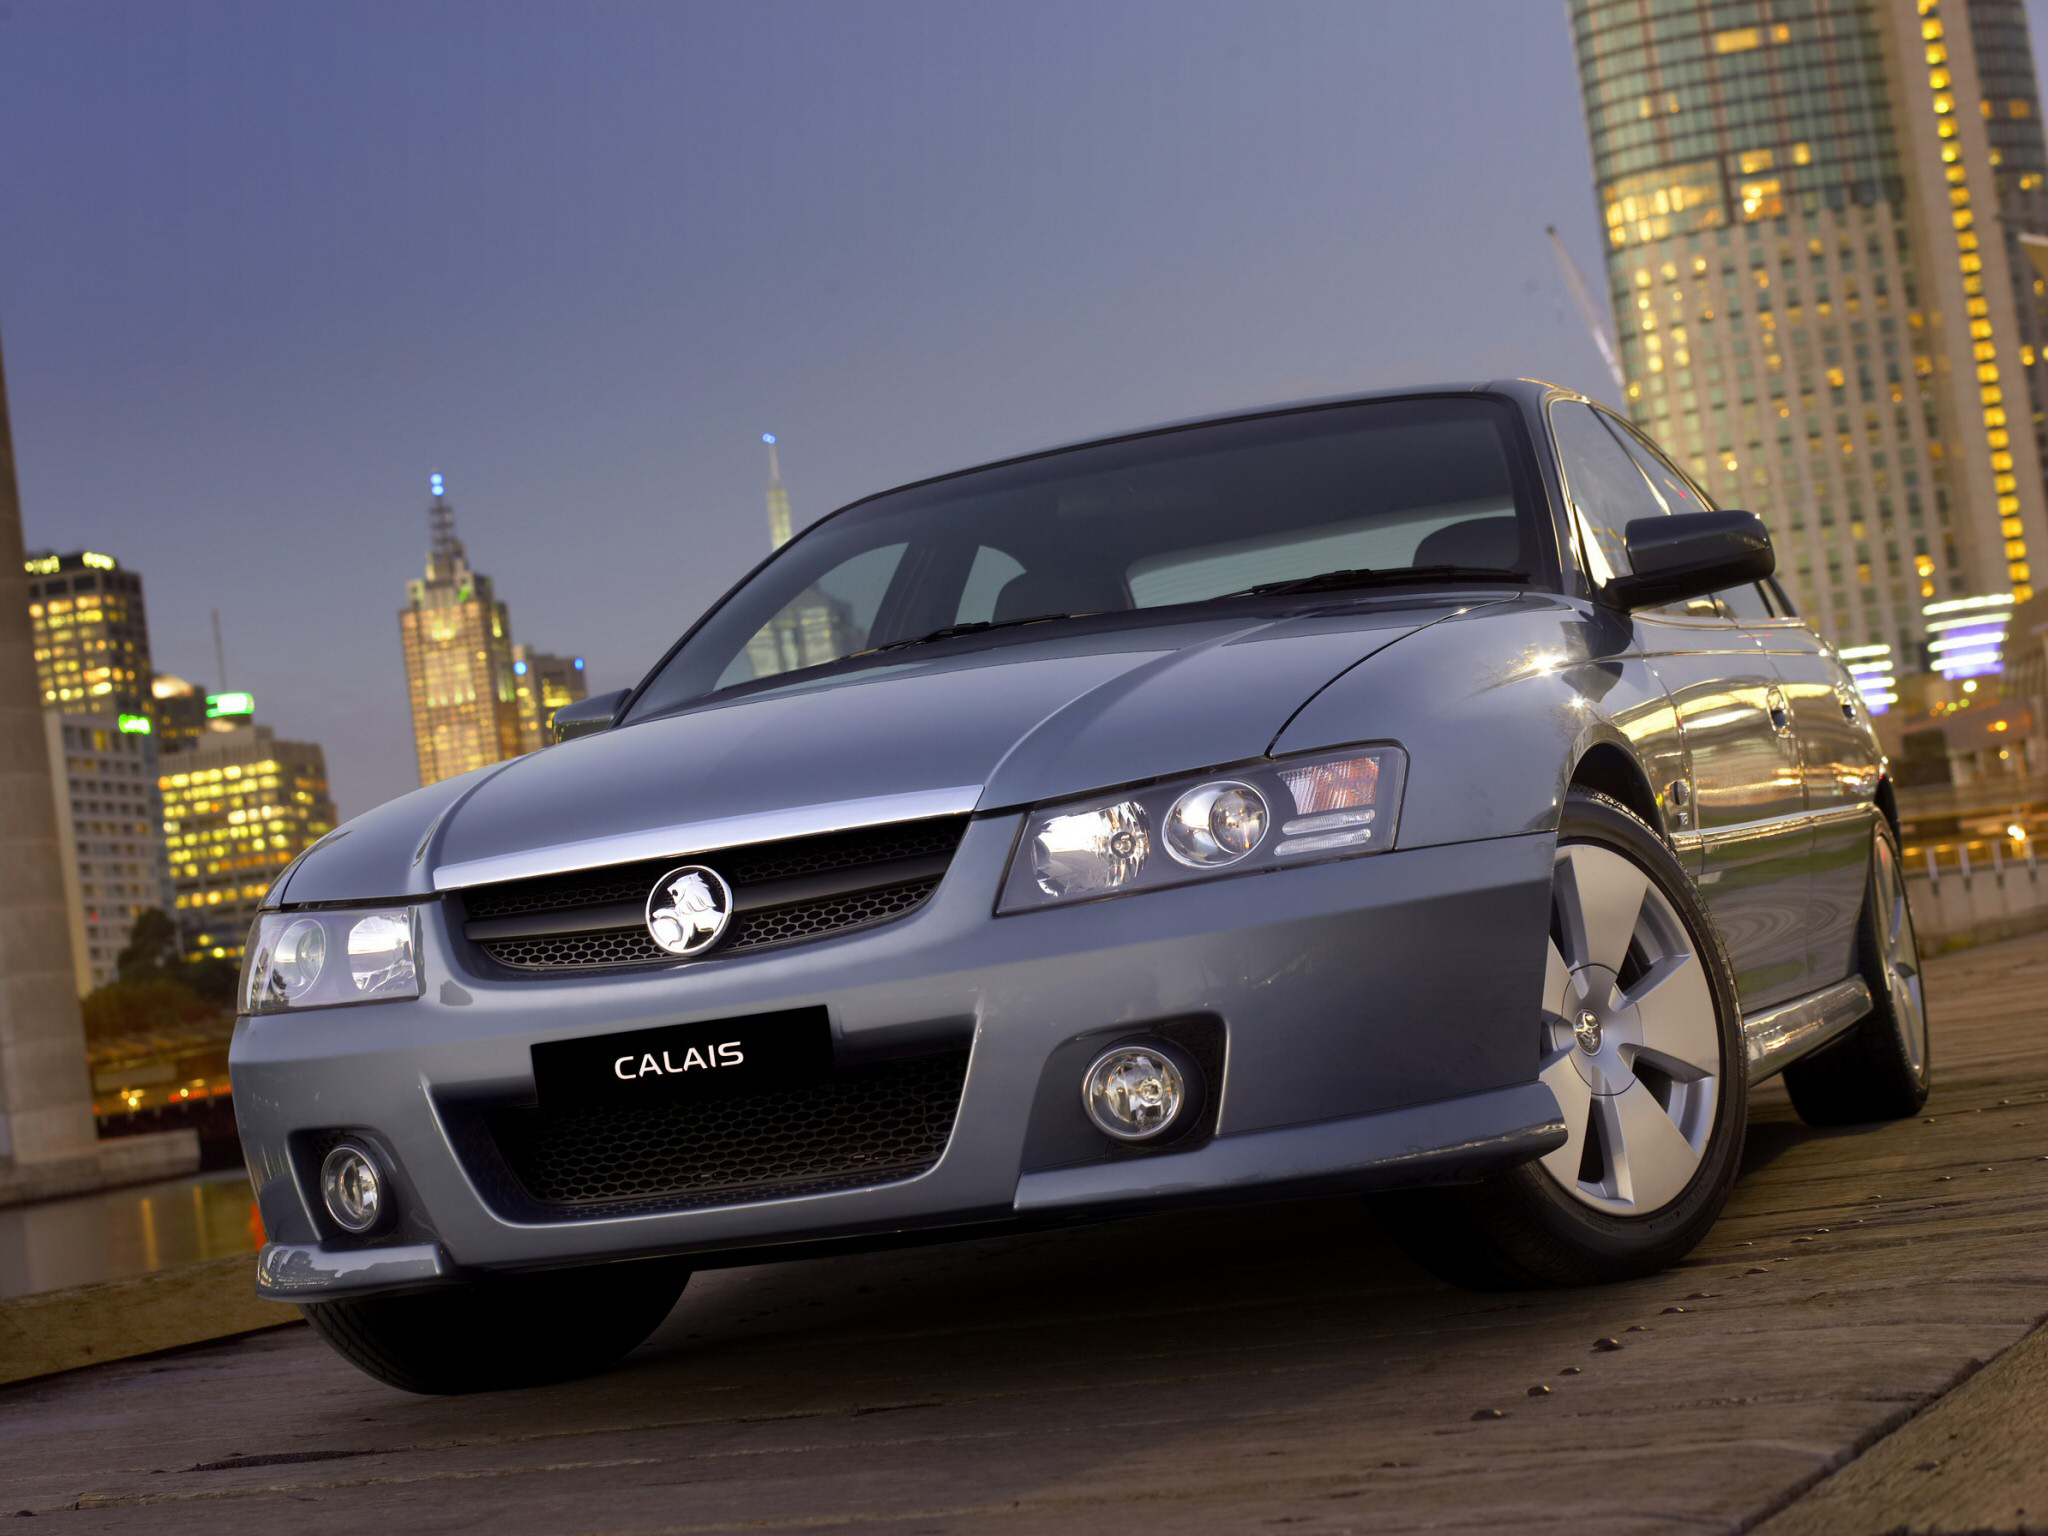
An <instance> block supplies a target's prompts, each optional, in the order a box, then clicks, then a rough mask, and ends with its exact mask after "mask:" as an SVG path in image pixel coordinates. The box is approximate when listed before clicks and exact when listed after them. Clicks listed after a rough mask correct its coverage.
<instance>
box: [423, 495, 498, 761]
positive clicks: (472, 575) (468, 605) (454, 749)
mask: <svg viewBox="0 0 2048 1536" xmlns="http://www.w3.org/2000/svg"><path fill="white" fill-rule="evenodd" d="M429 488H430V489H431V491H432V493H433V498H434V500H433V504H432V506H431V507H430V508H429V510H428V514H427V516H428V522H429V528H430V531H431V535H432V542H431V545H430V546H429V549H428V552H427V573H426V576H425V578H424V579H422V580H419V581H415V582H412V583H411V584H410V585H409V586H408V588H407V592H406V606H405V607H404V608H403V609H402V610H400V612H399V615H398V628H399V635H400V637H401V639H402V640H403V641H404V644H405V681H406V687H407V690H408V691H409V692H410V694H411V696H412V736H413V744H414V746H415V748H416V749H417V751H418V754H419V766H420V783H422V784H434V783H438V782H439V781H440V780H442V779H447V778H453V777H454V776H455V775H456V774H458V773H467V772H469V770H470V769H472V768H482V767H484V766H485V765H487V764H490V763H495V762H500V761H502V760H504V759H505V758H508V757H517V756H518V755H519V753H520V751H521V750H522V743H521V731H520V717H519V697H518V691H517V688H516V686H515V674H514V673H513V670H512V628H511V624H510V622H509V621H508V620H507V618H506V616H505V605H504V604H503V603H501V602H499V601H498V600H497V599H496V597H494V596H493V595H492V592H491V579H490V577H488V576H480V575H478V574H477V573H476V572H474V571H472V570H471V569H470V568H469V560H468V558H467V556H465V555H464V554H463V550H462V541H461V540H460V539H458V538H456V537H455V509H454V508H453V507H452V506H450V505H449V503H448V495H447V485H446V482H445V481H444V480H443V479H442V477H441V476H440V475H438V474H437V475H434V476H433V477H432V479H431V480H430V481H429Z"/></svg>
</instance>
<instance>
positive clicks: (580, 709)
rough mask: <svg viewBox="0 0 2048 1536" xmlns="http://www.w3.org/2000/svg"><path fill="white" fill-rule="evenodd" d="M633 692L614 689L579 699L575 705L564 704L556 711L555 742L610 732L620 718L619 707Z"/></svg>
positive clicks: (625, 689)
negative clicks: (613, 723)
mask: <svg viewBox="0 0 2048 1536" xmlns="http://www.w3.org/2000/svg"><path fill="white" fill-rule="evenodd" d="M631 691H632V690H631V689H628V688H614V689H613V690H612V691H611V692H610V693H600V694H595V695H593V696H592V697H590V698H587V699H578V700H577V701H576V702H575V703H574V704H564V705H563V706H562V707H561V708H560V709H558V710H556V711H555V740H557V741H574V740H575V739H576V738H577V737H578V736H595V735H596V734H597V733H598V732H599V731H608V730H610V729H611V728H612V722H613V721H614V720H616V719H617V718H618V716H619V706H620V705H621V704H623V703H625V702H626V695H627V694H628V693H630V692H631Z"/></svg>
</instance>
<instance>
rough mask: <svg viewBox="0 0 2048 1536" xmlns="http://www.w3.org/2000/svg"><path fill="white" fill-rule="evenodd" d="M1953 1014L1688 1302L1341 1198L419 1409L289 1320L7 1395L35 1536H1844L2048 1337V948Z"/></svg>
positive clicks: (1666, 1287)
mask: <svg viewBox="0 0 2048 1536" xmlns="http://www.w3.org/2000/svg"><path fill="white" fill-rule="evenodd" d="M1930 992H1931V997H1932V1002H1933V1009H1934V1019H1935V1025H1936V1030H1937V1033H1936V1037H1935V1041H1936V1043H1935V1051H1936V1070H1937V1077H1938V1086H1937V1089H1936V1094H1935V1098H1934V1100H1933V1102H1932V1104H1931V1105H1930V1107H1929V1113H1928V1115H1927V1117H1926V1118H1924V1119H1920V1120H1915V1121H1912V1122H1909V1123H1903V1124H1898V1125H1889V1126H1882V1127H1874V1128H1869V1129H1861V1130H1851V1131H1835V1132H1825V1133H1823V1132H1815V1131H1810V1130H1807V1129H1805V1128H1804V1127H1802V1126H1800V1125H1799V1124H1798V1122H1797V1121H1796V1120H1795V1119H1794V1118H1793V1116H1792V1114H1791V1111H1790V1108H1789V1106H1788V1105H1787V1103H1786V1101H1785V1099H1784V1096H1783V1094H1782V1092H1781V1091H1779V1090H1777V1089H1775V1088H1772V1089H1769V1090H1766V1091H1765V1092H1763V1093H1762V1094H1761V1095H1760V1096H1759V1100H1758V1103H1757V1106H1756V1113H1755V1117H1754V1124H1753V1127H1752V1130H1751V1136H1750V1155H1749V1159H1748V1171H1747V1173H1746V1175H1745V1177H1744V1180H1743V1183H1742V1185H1741V1187H1740V1188H1739V1189H1738V1191H1737V1193H1736V1196H1735V1198H1734V1200H1733V1202H1732V1203H1731V1205H1730V1207H1729V1210H1728V1213H1727V1215H1726V1216H1725V1217H1724V1218H1723V1220H1722V1222H1721V1224H1720V1226H1719V1227H1718V1228H1717V1229H1716V1230H1715V1232H1714V1233H1713V1235H1712V1236H1711V1237H1710V1238H1709V1240H1708V1242H1707V1244H1706V1245H1705V1246H1704V1247H1703V1248H1702V1249H1701V1251H1700V1252H1699V1253H1698V1254H1696V1255H1695V1256H1694V1258H1693V1260H1692V1261H1691V1262H1690V1263H1689V1264H1688V1265H1686V1266H1685V1267H1684V1268H1682V1269H1679V1270H1677V1271H1674V1272H1672V1273H1670V1274H1667V1275H1664V1276H1660V1277H1658V1278H1656V1279H1653V1280H1648V1281H1643V1282H1638V1283H1633V1284H1629V1285H1624V1286H1616V1287H1610V1288H1607V1289H1602V1290H1597V1291H1582V1292H1576V1293H1564V1294H1556V1293H1545V1294H1525V1295H1514V1296H1502V1297H1483V1296H1473V1295H1467V1294H1463V1293H1460V1292H1457V1291H1453V1290H1449V1289H1447V1288H1445V1287H1442V1286H1440V1285H1437V1284H1435V1283H1434V1282H1432V1281H1430V1280H1428V1279H1427V1278H1426V1277H1424V1276H1423V1275H1421V1274H1420V1273H1419V1272H1418V1271H1416V1270H1415V1269H1414V1268H1413V1267H1412V1266H1411V1265H1409V1264H1408V1263H1407V1262H1406V1261H1405V1260H1404V1259H1403V1258H1401V1257H1400V1255H1399V1254H1398V1253H1397V1252H1396V1251H1395V1250H1394V1249H1393V1248H1392V1247H1391V1246H1390V1245H1389V1244H1388V1243H1387V1242H1386V1241H1385V1240H1384V1238H1382V1237H1381V1236H1380V1235H1379V1234H1378V1233H1377V1232H1376V1230H1375V1229H1374V1228H1373V1226H1372V1224H1371V1221H1370V1219H1369V1218H1368V1217H1367V1216H1366V1215H1365V1214H1364V1213H1363V1212H1362V1211H1361V1209H1360V1207H1359V1206H1358V1205H1357V1204H1355V1203H1353V1202H1348V1201H1323V1202H1315V1203H1303V1204H1296V1205H1290V1206H1284V1207H1269V1208H1264V1209H1258V1210H1250V1211H1238V1212H1231V1213H1226V1214H1221V1215H1216V1214H1210V1215H1190V1216H1176V1217H1172V1218H1159V1219H1152V1220H1147V1221H1143V1222H1135V1223H1124V1224H1119V1225H1111V1226H1100V1227H1093V1228H1088V1229H1084V1230H1077V1231H1072V1232H1064V1233H1058V1234H1051V1235H1039V1236H1031V1237H1022V1238H1013V1239H1005V1240H1000V1241H991V1242H982V1243H975V1244H971V1245H965V1246H954V1247H941V1248H930V1249H924V1250H919V1251H914V1252H910V1253H901V1254H893V1255H875V1256H869V1257H862V1258H853V1259H844V1260H837V1261H830V1262H827V1261H809V1262H804V1263H800V1264H792V1265H785V1266H780V1267H776V1268H769V1269H755V1270H744V1271H731V1272H726V1273H718V1274H711V1275H707V1276H704V1277H701V1278H700V1279H699V1280H698V1281H696V1282H693V1284H692V1286H691V1289H690V1291H689V1292H688V1293H687V1294H686V1295H685V1296H684V1298H683V1301H682V1304H681V1305H680V1306H679V1307H678V1308H677V1310H676V1312H675V1314H674V1316H673V1317H671V1319H670V1320H669V1322H668V1324H667V1325H666V1326H665V1327H664V1328H663V1330H662V1331H661V1333H659V1334H658V1335H657V1336H656V1337H655V1339H654V1340H653V1341H652V1342H651V1343H650V1344H649V1345H647V1346H646V1347H644V1348H643V1349H642V1350H641V1351H640V1352H639V1353H638V1354H637V1355H635V1356H634V1358H633V1360H632V1361H631V1362H630V1363H629V1364H628V1366H627V1367H625V1368H624V1369H621V1370H619V1371H616V1372H614V1373H612V1374H610V1375H608V1376H605V1377H602V1378H599V1379H596V1380H592V1381H587V1382H581V1383H577V1384H574V1385H570V1386H566V1387H560V1388H554V1389H549V1390H545V1391H537V1392H530V1393H523V1394H516V1395H510V1396H501V1397H494V1398H481V1399H463V1400H455V1401H435V1400H426V1399H418V1398H409V1397H405V1396H402V1395H400V1394H398V1393H395V1392H391V1391H387V1390H385V1389H383V1388H381V1387H378V1386H376V1385H375V1384H373V1383H371V1382H369V1381H367V1380H365V1379H363V1378H361V1377H359V1376H357V1375H356V1374H355V1373H354V1372H352V1371H351V1370H349V1369H348V1368H347V1367H345V1366H343V1365H341V1364H340V1363H339V1362H338V1361H336V1360H334V1359H332V1358H330V1357H329V1356H328V1355H327V1354H326V1352H325V1351H324V1350H323V1349H322V1348H321V1347H320V1345H319V1344H318V1343H317V1342H316V1341H315V1340H313V1339H312V1338H311V1337H310V1336H309V1335H308V1334H307V1333H306V1331H305V1330H304V1329H303V1328H290V1329H284V1330H279V1331H276V1332H272V1333H267V1334H259V1335H255V1336H252V1337H249V1338H246V1339H243V1340H240V1341H235V1342H230V1343H225V1344H219V1345H213V1346H207V1347H202V1348H197V1349H192V1350H189V1351H185V1352H183V1353H180V1354H176V1355H169V1356H161V1357H158V1358H155V1359H150V1360H140V1361H134V1362H129V1363H124V1364H119V1365H110V1366H104V1367H100V1368H97V1369H94V1370H90V1371H82V1372H77V1373H74V1374H72V1375H69V1376H64V1377H57V1378H52V1379H49V1380H46V1381H44V1382H41V1383H33V1384H27V1385H23V1386H19V1387H13V1388H8V1389H4V1390H0V1518H4V1517H6V1516H8V1515H10V1514H12V1513H13V1512H14V1511H15V1510H27V1511H33V1512H35V1513H36V1514H37V1515H40V1516H46V1517H51V1520H52V1522H53V1525H54V1528H55V1529H57V1530H62V1531H72V1530H77V1531H101V1530H121V1531H131V1530H132V1531H153V1530H159V1529H161V1530H178V1531H184V1530H191V1529H196V1528H199V1524H200V1522H202V1521H203V1522H204V1526H205V1528H206V1529H207V1530H208V1531H210V1532H218V1533H223V1536H225V1533H232V1532H242V1531H248V1532H259V1531H260V1532H266V1533H271V1532H276V1531H278V1530H280V1529H282V1530H289V1531H292V1532H294V1533H299V1532H327V1531H335V1532H341V1531H348V1532H358V1531H363V1530H369V1529H375V1528H379V1527H384V1528H389V1529H391V1530H394V1531H395V1530H401V1529H402V1530H404V1531H406V1532H408V1533H412V1532H439V1531H477V1530H489V1531H492V1532H494V1533H502V1536H509V1533H513V1532H524V1531H550V1532H554V1531H593V1532H595V1531H603V1532H628V1531H632V1532H655V1531H674V1532H723V1531H769V1532H775V1531H803V1532H812V1531H832V1530H840V1529H845V1530H856V1529H857V1530H861V1531H878V1532H885V1533H898V1532H904V1533H907V1532H913V1531H917V1532H925V1531H942V1530H968V1529H976V1530H979V1529H982V1528H989V1529H994V1530H999V1531H1003V1532H1020V1533H1021V1532H1037V1531H1060V1532H1068V1531H1098V1530H1099V1531H1105V1532H1106V1531H1129V1530H1132V1529H1159V1530H1171V1531H1174V1532H1176V1533H1177V1536H1178V1533H1187V1532H1208V1531H1219V1532H1221V1531H1230V1532H1235V1531H1248V1530H1254V1529H1260V1528H1267V1527H1270V1528H1274V1529H1281V1528H1284V1529H1286V1530H1289V1531H1305V1532H1330V1531H1373V1532H1381V1531H1403V1530H1429V1531H1460V1530H1471V1529H1486V1528H1492V1529H1494V1530H1497V1531H1504V1532H1543V1531H1550V1530H1556V1531H1559V1532H1565V1531H1569V1532H1571V1533H1573V1536H1595V1533H1602V1532H1622V1531H1628V1532H1646V1531H1667V1530H1668V1531H1681V1530H1682V1531H1688V1532H1698V1531H1702V1530H1709V1531H1712V1530H1727V1531H1739V1530H1744V1529H1747V1528H1749V1527H1750V1526H1752V1525H1755V1524H1757V1523H1758V1522H1760V1521H1762V1520H1764V1519H1766V1518H1768V1517H1770V1516H1771V1515H1773V1514H1776V1513H1778V1512H1780V1511H1786V1513H1785V1514H1784V1517H1783V1519H1784V1522H1785V1523H1784V1525H1782V1526H1780V1527H1776V1529H1786V1530H1791V1529H1800V1530H1806V1529H1811V1530H1821V1529H1837V1528H1840V1529H1848V1528H1851V1527H1847V1526H1834V1525H1829V1524H1827V1523H1826V1522H1825V1521H1823V1522H1821V1523H1814V1522H1812V1521H1808V1520H1806V1519H1805V1518H1804V1517H1805V1512H1806V1511H1808V1510H1809V1509H1819V1508H1820V1506H1821V1504H1822V1503H1823V1502H1824V1501H1825V1499H1826V1496H1827V1495H1828V1494H1829V1493H1830V1492H1831V1491H1833V1489H1834V1488H1835V1487H1836V1486H1840V1487H1846V1486H1847V1485H1848V1479H1849V1478H1850V1477H1851V1476H1853V1473H1854V1468H1853V1467H1852V1468H1851V1472H1850V1473H1845V1474H1844V1477H1843V1479H1840V1480H1838V1481H1837V1484H1832V1485H1830V1486H1829V1487H1825V1488H1821V1489H1820V1490H1819V1491H1818V1492H1816V1493H1815V1495H1814V1497H1813V1498H1811V1499H1807V1500H1805V1501H1803V1502H1801V1503H1799V1504H1798V1506H1797V1507H1796V1508H1792V1509H1790V1510H1787V1506H1790V1505H1793V1504H1794V1501H1795V1500H1800V1499H1801V1496H1802V1495H1803V1494H1805V1493H1806V1492H1807V1491H1808V1490H1809V1489H1813V1488H1815V1485H1816V1484H1819V1483H1821V1482H1822V1480H1823V1479H1826V1478H1827V1477H1828V1476H1829V1474H1830V1473H1831V1472H1834V1471H1835V1470H1836V1469H1838V1468H1841V1467H1844V1466H1845V1465H1849V1464H1851V1463H1853V1462H1854V1461H1855V1460H1856V1458H1858V1457H1859V1456H1860V1455H1862V1454H1863V1453H1864V1452H1865V1451H1867V1450H1869V1449H1870V1448H1871V1447H1873V1446H1874V1445H1877V1444H1879V1443H1880V1442H1881V1441H1882V1440H1883V1439H1884V1437H1886V1436H1888V1435H1891V1434H1892V1433H1893V1432H1895V1431H1897V1430H1899V1429H1900V1428H1901V1426H1903V1425H1906V1424H1907V1422H1908V1421H1909V1420H1910V1419H1912V1418H1913V1416H1914V1415H1915V1414H1916V1413H1917V1412H1918V1411H1919V1410H1921V1409H1922V1408H1924V1407H1926V1406H1927V1405H1928V1404H1929V1403H1930V1402H1931V1401H1933V1400H1935V1399H1936V1398H1938V1397H1940V1396H1941V1395H1942V1394H1944V1393H1947V1392H1949V1391H1950V1390H1951V1389H1952V1388H1955V1387H1957V1386H1958V1385H1959V1384H1960V1383H1962V1382H1963V1381H1965V1380H1966V1379H1967V1378H1968V1377H1970V1376H1971V1374H1972V1373H1973V1372H1975V1371H1976V1370H1977V1369H1978V1367H1979V1366H1980V1365H1982V1364H1983V1363H1984V1362H1986V1361H1989V1360H1991V1359H1993V1358H1994V1357H1996V1356H1998V1355H1999V1354H2000V1353H2001V1352H2003V1351H2006V1350H2008V1349H2010V1348H2011V1347H2012V1346H2013V1345H2015V1344H2017V1343H2018V1342H2019V1341H2020V1340H2021V1339H2022V1338H2024V1337H2025V1336H2026V1335H2027V1334H2028V1333H2029V1332H2030V1330H2032V1329H2033V1328H2034V1327H2035V1326H2036V1325H2037V1324H2038V1323H2040V1322H2041V1321H2042V1320H2043V1317H2044V1315H2048V1241H2044V1239H2048V936H2041V937H2034V938H2027V939H2020V940H2015V941H2012V942H2010V943H2006V944H2001V945H1996V946H1990V947H1986V948H1982V949H1978V950H1973V951H1966V952H1964V953H1961V954H1958V955H1953V956H1949V957H1946V958H1943V959H1941V960H1939V961H1936V962H1934V964H1933V965H1932V966H1931V967H1930ZM518 1347H519V1343H518V1340H516V1339H507V1340H506V1348H508V1349H516V1348H518ZM2044 1353H2048V1352H2044ZM2014 1358H2015V1360H2017V1359H2019V1358H2020V1356H2017V1355H2016V1356H2015V1357H2014ZM1985 1385H1986V1386H1987V1387H1989V1386H1993V1385H1995V1384H1994V1383H1993V1377H1992V1374H1991V1373H1987V1374H1986V1377H1985ZM1979 1395H1980V1396H1982V1395H1984V1394H1983V1393H1981V1392H1980V1394H1979ZM2016 1400H2020V1401H2022V1406H2024V1403H2025V1402H2026V1401H2031V1402H2032V1403H2033V1404H2034V1405H2035V1406H2034V1408H2033V1409H2032V1410H2031V1411H2032V1412H2033V1414H2034V1416H2035V1417H2037V1418H2038V1417H2040V1416H2041V1413H2042V1410H2041V1407H2040V1404H2041V1403H2042V1401H2043V1398H2042V1397H2041V1396H2040V1395H2039V1394H2038V1393H2037V1394H2036V1395H2035V1396H2034V1397H2033V1398H2032V1399H2026V1397H2025V1394H2020V1396H2019V1399H2016ZM1957 1401H1958V1402H1961V1401H1962V1398H1961V1396H1960V1395H1959V1397H1958V1399H1957ZM1998 1411H1999V1404H1998V1402H1995V1401H1994V1402H1993V1403H1992V1404H1991V1413H1992V1420H1991V1421H1996V1418H1997V1414H1998ZM1495 1413H1498V1414H1499V1415H1500V1416H1499V1417H1494V1416H1493V1415H1494V1414H1495ZM1978 1420H1979V1421H1982V1420H1983V1415H1982V1413H1981V1412H1980V1413H1979V1415H1978ZM1959 1422H1968V1421H1967V1420H1959ZM1933 1423H1935V1419H1934V1416H1932V1415H1930V1416H1929V1418H1928V1419H1927V1420H1925V1421H1923V1424H1926V1425H1931V1424H1933ZM2025 1429H2026V1437H2027V1440H2028V1443H2030V1444H2031V1445H2033V1446H2036V1447H2038V1446H2039V1445H2041V1444H2042V1443H2043V1430H2044V1429H2048V1425H2044V1424H2041V1423H2032V1424H2029V1425H2027V1426H2025ZM1899 1443H1900V1444H1904V1443H1906V1442H1905V1441H1904V1440H1903V1439H1902V1440H1901V1441H1900V1442H1899ZM2034 1459H2035V1460H2039V1459H2040V1458H2039V1457H2038V1456H2036V1457H2035V1458H2034ZM1875 1464H1876V1463H1875V1460H1873V1462H1871V1463H1869V1464H1868V1465H1875ZM1914 1465H1919V1463H1914ZM1964 1470H1965V1469H1964V1468H1963V1467H1962V1465H1961V1464H1960V1463H1959V1464H1958V1475H1959V1476H1961V1475H1964ZM1996 1502H1997V1501H1996V1499H1993V1500H1992V1503H1994V1504H1995V1503H1996ZM1865 1508H1866V1513H1867V1506H1865ZM1858 1518H1859V1519H1861V1518H1864V1517H1862V1516H1859V1517H1858ZM2038 1518H2039V1519H2040V1520H2041V1521H2042V1523H2043V1524H2048V1509H2044V1510H2042V1511H2040V1512H2039V1515H2038ZM2022 1523H2023V1522H2022ZM42 1528H43V1526H42V1524H41V1523H39V1524H38V1525H37V1526H36V1527H35V1529H42ZM1863 1528H1868V1529H1882V1528H1883V1526H1867V1527H1863ZM1915 1528H1916V1529H1919V1528H1923V1527H1921V1526H1918V1525H1916V1526H1915ZM1927 1528H1932V1527H1927ZM1979 1528H1981V1527H1979ZM1997 1528H1999V1529H2004V1528H2006V1527H2005V1526H2002V1525H2001V1526H1999V1527H1997ZM2011 1528H2013V1529H2018V1528H2020V1525H2019V1524H2015V1525H2013V1526H2012V1527H2011Z"/></svg>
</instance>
